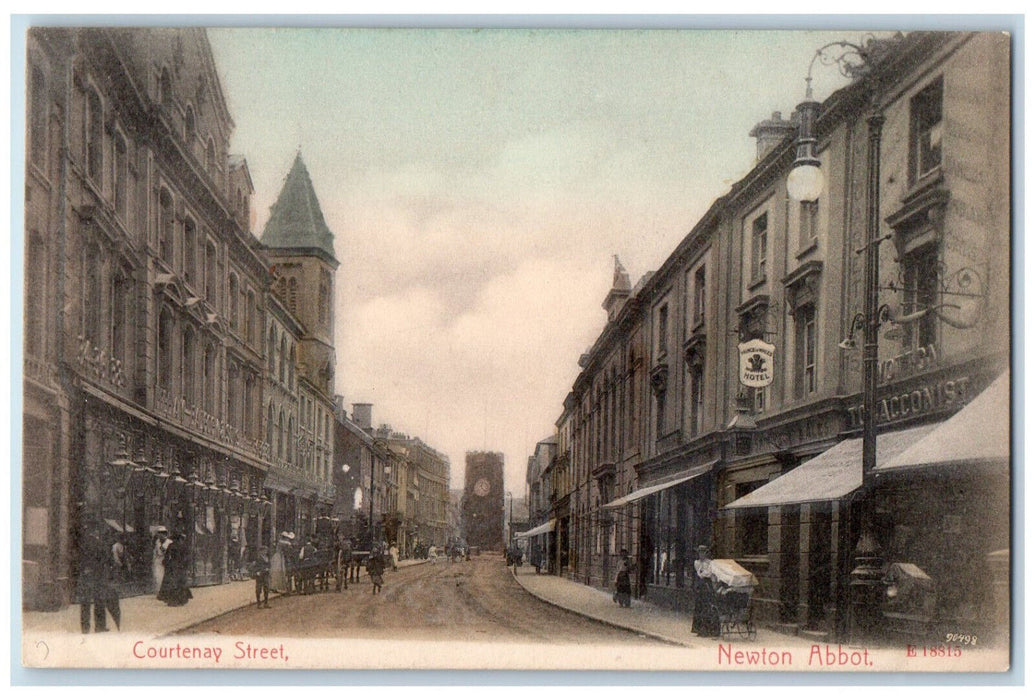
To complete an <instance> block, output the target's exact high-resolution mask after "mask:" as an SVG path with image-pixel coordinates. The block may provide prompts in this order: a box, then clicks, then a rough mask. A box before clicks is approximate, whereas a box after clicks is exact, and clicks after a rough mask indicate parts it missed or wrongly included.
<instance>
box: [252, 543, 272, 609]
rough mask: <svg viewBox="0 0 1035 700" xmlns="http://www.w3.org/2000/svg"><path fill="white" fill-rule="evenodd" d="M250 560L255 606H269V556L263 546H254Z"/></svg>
mask: <svg viewBox="0 0 1035 700" xmlns="http://www.w3.org/2000/svg"><path fill="white" fill-rule="evenodd" d="M254 550H255V551H254V555H253V557H252V560H251V565H250V568H251V573H252V578H253V579H255V607H257V608H268V607H269V606H270V558H269V555H268V554H267V552H266V548H265V547H255V548H254Z"/></svg>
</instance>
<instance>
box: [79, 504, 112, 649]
mask: <svg viewBox="0 0 1035 700" xmlns="http://www.w3.org/2000/svg"><path fill="white" fill-rule="evenodd" d="M86 527H87V528H89V530H90V531H89V533H88V534H87V535H86V536H85V537H84V538H83V541H82V542H81V545H80V550H79V577H78V578H77V579H76V590H75V599H76V602H77V603H79V626H80V629H81V630H82V632H83V634H89V633H90V618H91V616H92V618H93V631H94V632H107V631H108V613H111V617H112V619H113V620H114V621H115V627H116V629H120V628H121V626H122V611H121V609H120V608H119V595H118V592H117V591H116V590H115V586H114V585H113V581H112V576H113V568H114V563H113V561H112V558H111V547H109V546H107V545H106V544H105V542H104V540H103V539H102V537H101V535H100V533H99V532H98V527H99V526H98V525H96V524H88V525H87V526H86Z"/></svg>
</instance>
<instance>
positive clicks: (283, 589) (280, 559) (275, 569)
mask: <svg viewBox="0 0 1035 700" xmlns="http://www.w3.org/2000/svg"><path fill="white" fill-rule="evenodd" d="M289 544H290V540H288V536H287V532H281V533H280V537H279V538H278V539H277V548H276V550H275V551H274V552H273V558H272V559H271V560H270V588H272V589H273V590H275V591H277V592H278V593H287V592H288V578H287V548H288V545H289Z"/></svg>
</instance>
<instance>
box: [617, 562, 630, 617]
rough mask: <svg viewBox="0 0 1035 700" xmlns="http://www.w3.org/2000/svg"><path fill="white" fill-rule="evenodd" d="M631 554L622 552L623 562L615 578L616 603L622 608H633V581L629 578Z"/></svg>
mask: <svg viewBox="0 0 1035 700" xmlns="http://www.w3.org/2000/svg"><path fill="white" fill-rule="evenodd" d="M629 568H630V566H629V552H628V550H625V549H623V550H622V562H621V564H619V565H618V574H617V575H616V576H615V601H616V602H617V603H618V605H619V606H620V607H623V608H630V607H632V581H631V579H630V577H629Z"/></svg>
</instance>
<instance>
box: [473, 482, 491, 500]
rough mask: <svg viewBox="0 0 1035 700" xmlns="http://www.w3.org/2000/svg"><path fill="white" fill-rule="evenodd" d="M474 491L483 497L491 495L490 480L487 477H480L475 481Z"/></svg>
mask: <svg viewBox="0 0 1035 700" xmlns="http://www.w3.org/2000/svg"><path fill="white" fill-rule="evenodd" d="M474 492H475V493H476V494H478V495H479V496H482V497H484V496H488V495H489V482H488V480H487V479H478V481H476V482H474Z"/></svg>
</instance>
